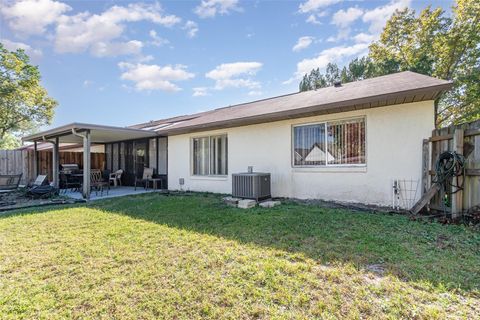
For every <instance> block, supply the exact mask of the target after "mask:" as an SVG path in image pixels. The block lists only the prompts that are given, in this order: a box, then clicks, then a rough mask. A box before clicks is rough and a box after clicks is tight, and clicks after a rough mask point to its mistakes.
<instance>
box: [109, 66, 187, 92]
mask: <svg viewBox="0 0 480 320" xmlns="http://www.w3.org/2000/svg"><path fill="white" fill-rule="evenodd" d="M118 66H119V67H120V69H121V70H122V71H123V73H122V75H121V76H120V79H122V80H129V81H132V82H134V83H135V89H136V90H138V91H152V90H162V91H169V92H175V91H180V90H181V88H180V87H178V86H177V85H176V84H174V83H173V82H176V81H184V80H188V79H191V78H193V77H194V76H195V75H194V74H193V73H190V72H187V71H186V68H187V67H186V66H184V65H175V66H171V65H167V66H163V67H162V66H159V65H155V64H151V65H148V64H142V63H137V64H133V63H128V62H120V63H119V64H118Z"/></svg>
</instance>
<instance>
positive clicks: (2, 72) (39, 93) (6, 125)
mask: <svg viewBox="0 0 480 320" xmlns="http://www.w3.org/2000/svg"><path fill="white" fill-rule="evenodd" d="M56 106H57V102H56V101H55V100H54V99H52V98H50V97H49V96H48V93H47V90H46V89H45V88H43V87H42V86H41V84H40V72H39V70H38V67H37V66H33V65H31V64H30V58H29V57H28V55H26V54H25V52H24V51H23V50H21V49H18V50H16V51H12V52H10V51H8V50H7V49H5V48H4V46H3V45H2V44H1V43H0V145H1V146H3V147H14V146H15V145H16V143H14V139H17V142H18V136H19V135H21V134H23V133H26V132H30V131H32V130H35V129H37V128H38V127H39V126H41V125H46V124H50V123H51V121H52V118H53V114H54V110H55V107H56ZM12 140H13V141H12Z"/></svg>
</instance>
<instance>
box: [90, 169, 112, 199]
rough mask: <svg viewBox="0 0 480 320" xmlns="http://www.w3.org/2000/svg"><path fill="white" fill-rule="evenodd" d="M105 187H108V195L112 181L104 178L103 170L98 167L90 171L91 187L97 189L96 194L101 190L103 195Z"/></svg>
mask: <svg viewBox="0 0 480 320" xmlns="http://www.w3.org/2000/svg"><path fill="white" fill-rule="evenodd" d="M105 187H106V188H107V195H108V191H109V189H110V183H108V182H107V181H104V180H103V178H102V171H101V170H98V169H93V170H92V171H90V188H91V189H95V195H98V191H100V196H103V190H104V188H105Z"/></svg>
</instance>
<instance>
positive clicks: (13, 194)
mask: <svg viewBox="0 0 480 320" xmlns="http://www.w3.org/2000/svg"><path fill="white" fill-rule="evenodd" d="M75 202H78V200H73V199H70V198H66V197H63V196H59V195H56V196H52V197H49V198H46V199H34V198H32V197H31V196H28V195H27V192H26V190H24V189H19V190H14V191H9V192H1V193H0V212H2V211H9V210H15V209H22V208H30V207H41V206H46V205H53V204H69V203H75Z"/></svg>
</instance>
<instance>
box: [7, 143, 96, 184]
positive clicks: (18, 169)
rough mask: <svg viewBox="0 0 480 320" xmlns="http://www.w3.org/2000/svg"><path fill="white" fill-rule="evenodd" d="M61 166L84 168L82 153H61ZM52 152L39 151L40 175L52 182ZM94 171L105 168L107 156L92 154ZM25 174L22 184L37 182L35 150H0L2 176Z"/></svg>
mask: <svg viewBox="0 0 480 320" xmlns="http://www.w3.org/2000/svg"><path fill="white" fill-rule="evenodd" d="M59 157H60V164H64V163H76V164H78V165H79V166H80V168H83V153H82V152H62V151H60V153H59ZM52 158H53V154H52V151H47V150H44V151H38V174H46V175H47V176H48V180H50V181H52V180H53V176H52ZM91 167H92V169H101V170H103V169H104V168H105V154H104V153H91ZM19 173H23V176H22V180H21V182H20V183H21V184H28V183H30V182H32V181H34V180H35V178H36V176H35V156H34V151H33V150H0V175H2V174H19Z"/></svg>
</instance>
